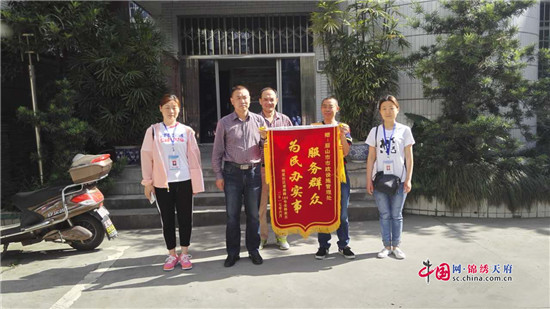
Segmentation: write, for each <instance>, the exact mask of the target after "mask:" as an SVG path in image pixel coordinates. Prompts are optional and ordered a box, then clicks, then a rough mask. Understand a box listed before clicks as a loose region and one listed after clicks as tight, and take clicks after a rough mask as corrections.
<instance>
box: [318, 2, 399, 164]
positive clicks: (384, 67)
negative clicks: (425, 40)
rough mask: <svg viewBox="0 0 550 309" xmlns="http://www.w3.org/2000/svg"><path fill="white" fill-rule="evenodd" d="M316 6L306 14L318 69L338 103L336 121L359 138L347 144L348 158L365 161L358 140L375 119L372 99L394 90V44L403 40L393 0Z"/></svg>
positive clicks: (363, 149)
mask: <svg viewBox="0 0 550 309" xmlns="http://www.w3.org/2000/svg"><path fill="white" fill-rule="evenodd" d="M318 7H319V9H320V10H319V11H318V12H314V13H313V14H312V17H311V21H312V31H313V33H314V35H315V44H316V45H318V46H321V47H322V48H323V56H324V61H325V65H326V66H325V69H324V73H325V74H326V75H327V78H328V80H329V87H330V89H331V91H332V93H333V94H334V95H335V96H336V98H337V99H338V101H339V103H340V120H341V121H342V122H345V123H348V124H349V125H350V127H351V128H352V135H353V137H354V138H355V139H356V140H358V141H361V142H360V143H357V144H353V145H352V150H351V152H350V155H351V156H352V157H351V159H352V160H361V161H365V160H366V152H367V151H368V146H366V144H365V143H364V140H365V139H366V137H367V135H368V133H369V131H370V128H372V127H373V125H374V123H375V117H377V110H376V105H377V101H378V98H380V97H381V96H383V95H385V94H388V93H396V91H397V89H398V84H397V81H398V71H399V69H398V67H399V65H400V61H401V59H402V58H401V57H400V56H399V53H398V52H397V51H395V47H399V48H403V47H406V46H408V45H409V44H408V42H407V41H406V40H405V38H404V36H403V35H402V34H401V33H400V32H399V31H398V30H397V17H398V16H399V13H398V12H397V11H396V8H395V7H394V5H393V1H389V0H388V1H368V0H367V1H356V2H354V3H352V4H348V2H347V1H320V2H319V5H318ZM365 147H366V148H365ZM356 148H361V149H356ZM365 149H367V150H365ZM355 155H357V157H355Z"/></svg>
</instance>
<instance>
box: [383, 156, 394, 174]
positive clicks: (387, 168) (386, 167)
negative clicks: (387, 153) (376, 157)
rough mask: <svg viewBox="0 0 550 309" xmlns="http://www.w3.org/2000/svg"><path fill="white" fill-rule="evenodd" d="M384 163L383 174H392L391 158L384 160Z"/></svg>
mask: <svg viewBox="0 0 550 309" xmlns="http://www.w3.org/2000/svg"><path fill="white" fill-rule="evenodd" d="M383 163H384V174H386V175H393V160H386V161H384V162H383Z"/></svg>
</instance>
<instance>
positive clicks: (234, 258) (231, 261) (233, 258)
mask: <svg viewBox="0 0 550 309" xmlns="http://www.w3.org/2000/svg"><path fill="white" fill-rule="evenodd" d="M240 258H241V257H240V256H238V255H228V256H227V258H226V259H225V262H224V263H223V266H225V267H231V266H233V265H235V263H236V262H237V261H238V260H239V259H240Z"/></svg>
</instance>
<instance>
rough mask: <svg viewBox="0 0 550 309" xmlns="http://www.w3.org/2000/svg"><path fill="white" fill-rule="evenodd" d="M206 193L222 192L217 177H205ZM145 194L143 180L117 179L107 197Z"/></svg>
mask: <svg viewBox="0 0 550 309" xmlns="http://www.w3.org/2000/svg"><path fill="white" fill-rule="evenodd" d="M204 190H205V192H220V191H219V190H218V187H216V177H204ZM128 194H130V195H132V194H143V186H142V185H141V178H140V179H139V180H128V179H126V178H125V179H117V181H116V182H115V183H114V184H113V187H112V188H110V189H109V192H107V196H115V195H128Z"/></svg>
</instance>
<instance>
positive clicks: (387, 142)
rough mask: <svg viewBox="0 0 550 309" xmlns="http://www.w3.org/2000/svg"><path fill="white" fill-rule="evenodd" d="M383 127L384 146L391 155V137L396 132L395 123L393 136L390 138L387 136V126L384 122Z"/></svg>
mask: <svg viewBox="0 0 550 309" xmlns="http://www.w3.org/2000/svg"><path fill="white" fill-rule="evenodd" d="M382 129H383V131H384V147H385V148H386V154H387V155H388V156H389V155H390V149H391V139H392V137H393V133H394V132H395V123H394V124H393V130H392V131H391V136H390V139H389V140H388V139H387V138H386V127H385V126H384V124H382Z"/></svg>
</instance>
